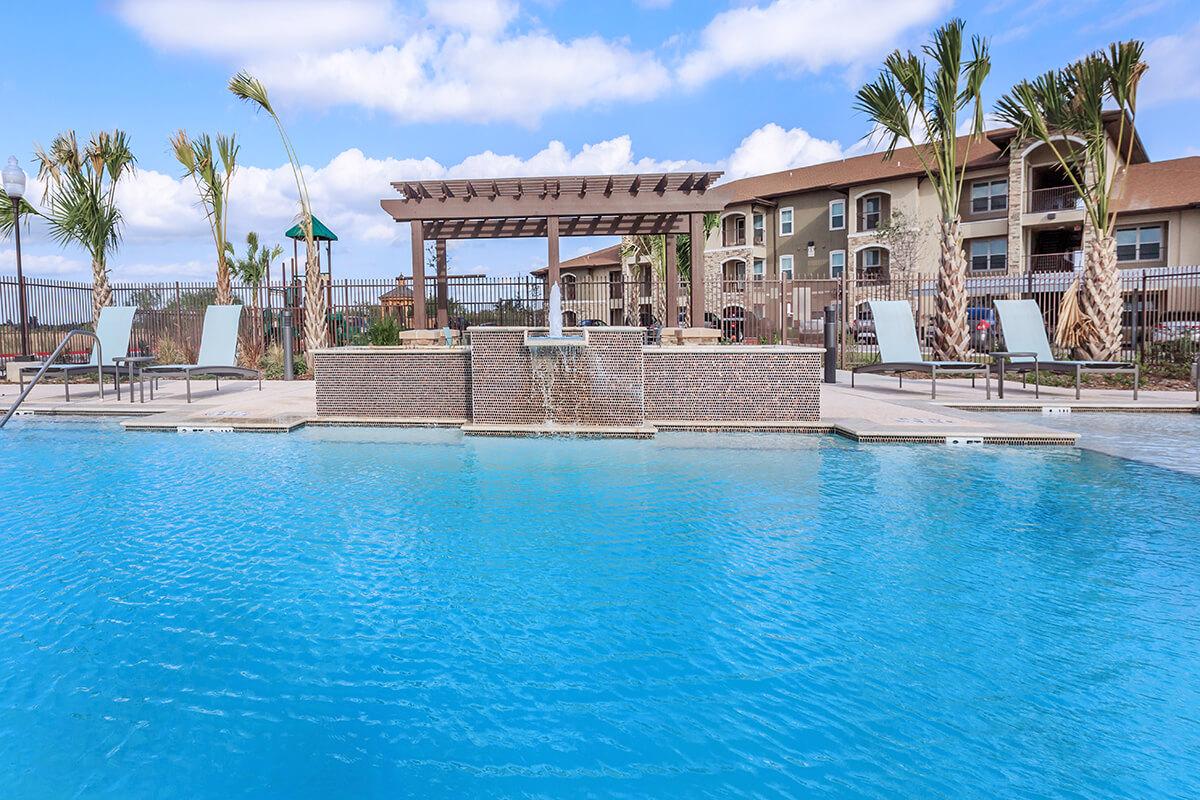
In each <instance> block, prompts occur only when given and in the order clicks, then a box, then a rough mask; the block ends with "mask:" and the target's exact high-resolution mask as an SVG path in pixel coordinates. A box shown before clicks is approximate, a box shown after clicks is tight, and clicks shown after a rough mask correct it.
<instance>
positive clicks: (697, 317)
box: [688, 214, 704, 328]
mask: <svg viewBox="0 0 1200 800" xmlns="http://www.w3.org/2000/svg"><path fill="white" fill-rule="evenodd" d="M689 222H690V224H689V226H688V227H689V229H690V234H689V235H690V237H691V245H692V307H691V312H690V317H689V319H690V322H691V323H692V327H693V328H703V327H704V215H703V214H692V215H691V217H690V220H689Z"/></svg>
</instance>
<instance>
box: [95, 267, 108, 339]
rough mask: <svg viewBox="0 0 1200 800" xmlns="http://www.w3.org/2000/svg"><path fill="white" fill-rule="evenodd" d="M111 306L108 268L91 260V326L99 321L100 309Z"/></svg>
mask: <svg viewBox="0 0 1200 800" xmlns="http://www.w3.org/2000/svg"><path fill="white" fill-rule="evenodd" d="M111 305H112V286H110V285H109V283H108V266H107V265H106V264H105V263H104V262H103V261H100V260H98V259H92V324H93V325H94V324H96V323H97V322H99V321H100V309H102V308H104V307H105V306H111Z"/></svg>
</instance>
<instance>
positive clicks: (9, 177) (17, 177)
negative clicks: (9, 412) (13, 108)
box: [2, 156, 32, 361]
mask: <svg viewBox="0 0 1200 800" xmlns="http://www.w3.org/2000/svg"><path fill="white" fill-rule="evenodd" d="M2 174H3V178H4V191H5V193H6V194H7V195H8V200H9V202H10V203H12V212H13V240H14V242H15V244H16V250H17V304H18V310H19V312H20V314H21V360H22V361H29V360H31V359H32V354H31V353H30V352H29V314H28V312H27V305H26V301H25V274H24V273H23V272H21V198H23V197H24V196H25V170H23V169H21V165H20V164H18V163H17V157H16V156H9V157H8V166H6V167H5V168H4V170H3V173H2Z"/></svg>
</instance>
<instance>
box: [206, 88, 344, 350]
mask: <svg viewBox="0 0 1200 800" xmlns="http://www.w3.org/2000/svg"><path fill="white" fill-rule="evenodd" d="M229 91H230V92H232V93H233V95H234V96H235V97H238V98H240V99H242V100H245V101H247V102H250V103H253V104H255V105H257V106H258V107H259V108H260V109H262V110H263V111H266V112H267V114H269V115H270V116H271V119H272V121H274V123H275V127H276V128H277V129H278V130H279V138H280V139H281V140H282V141H283V149H284V151H285V152H286V153H287V157H288V162H289V163H290V164H291V165H292V176H293V177H294V178H295V179H296V192H297V193H298V194H299V196H300V220H299V221H300V229H301V230H302V231H304V343H305V347H306V348H307V349H308V350H309V351H312V350H316V349H317V348H320V347H324V346H325V341H326V334H327V333H328V329H327V327H326V325H325V293H324V292H322V291H321V272H320V268H319V267H318V265H317V258H318V255H319V254H318V252H317V245H316V241H315V240H314V239H313V226H312V206H311V205H310V204H309V201H308V185H307V184H306V183H305V181H304V170H303V169H302V167H301V166H300V159H299V158H298V157H297V156H296V151H295V150H294V149H293V148H292V142H291V140H290V139H289V138H288V135H287V131H285V130H284V129H283V122H282V121H280V119H279V115H277V114H276V113H275V109H274V108H273V107H272V106H271V100H270V98H269V97H267V87H265V86H263V84H262V81H260V80H259V79H258V78H255V77H254V76H253V75H251V74H250V73H248V72H245V71H243V72H239V73H238V74H237V75H234V76H233V77H232V78H230V79H229Z"/></svg>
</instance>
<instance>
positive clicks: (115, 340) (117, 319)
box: [17, 306, 137, 403]
mask: <svg viewBox="0 0 1200 800" xmlns="http://www.w3.org/2000/svg"><path fill="white" fill-rule="evenodd" d="M136 312H137V308H135V307H134V306H105V307H104V308H102V309H100V321H99V322H97V323H96V338H97V339H98V340H99V341H98V343H97V346H95V347H93V348H92V354H91V355H90V356H88V360H87V361H85V362H84V363H82V364H51V365H50V366H48V367H46V377H50V376H51V375H58V376H60V377H62V379H63V396H64V397H66V399H67V402H68V403H69V402H71V377H72V376H74V375H82V374H85V373H91V372H94V373H96V380H97V381H100V382H103V380H104V377H103V376H104V375H112V376H113V381H114V382H116V381H118V380H120V376H119V374H118V369H117V365H116V364H114V363H113V361H112V360H113V359H114V358H121V357H123V356H126V355H128V354H129V334H130V332H131V331H132V330H133V315H134V314H135V313H136ZM97 351H99V352H97ZM100 358H103V363H101V361H100V360H99V359H100ZM41 368H42V365H41V364H40V363H34V364H29V365H28V366H24V367H21V368H20V369H19V370H18V371H17V379H18V381H20V384H21V389H22V390H24V388H25V373H26V372H36V371H38V370H39V369H41ZM100 395H101V396H102V397H103V395H104V387H103V386H100Z"/></svg>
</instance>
